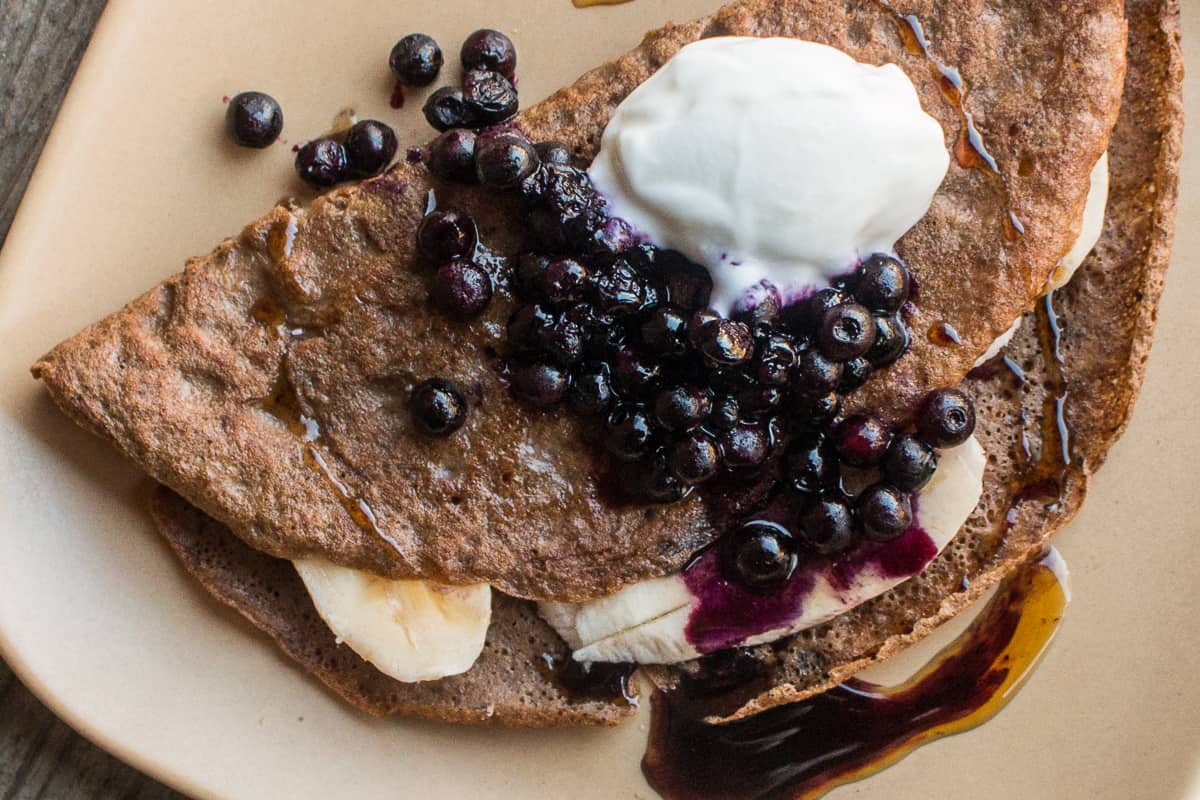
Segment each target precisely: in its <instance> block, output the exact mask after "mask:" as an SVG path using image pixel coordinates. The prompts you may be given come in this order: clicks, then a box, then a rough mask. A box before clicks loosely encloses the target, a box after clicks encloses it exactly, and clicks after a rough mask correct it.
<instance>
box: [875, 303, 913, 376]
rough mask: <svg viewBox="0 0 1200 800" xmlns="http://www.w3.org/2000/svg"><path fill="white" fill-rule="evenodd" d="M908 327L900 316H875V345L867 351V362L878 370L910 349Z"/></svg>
mask: <svg viewBox="0 0 1200 800" xmlns="http://www.w3.org/2000/svg"><path fill="white" fill-rule="evenodd" d="M908 343H909V334H908V326H907V325H905V324H904V320H902V319H900V315H899V314H890V315H885V314H877V315H876V316H875V343H874V344H873V345H871V349H870V350H868V351H867V360H868V361H870V362H871V364H873V365H874V366H875V367H876V368H882V367H886V366H887V365H888V364H891V363H892V362H893V361H895V360H896V359H897V358H899V357H900V356H902V355H904V351H905V350H907V349H908Z"/></svg>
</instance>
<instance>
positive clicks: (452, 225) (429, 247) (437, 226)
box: [417, 209, 479, 263]
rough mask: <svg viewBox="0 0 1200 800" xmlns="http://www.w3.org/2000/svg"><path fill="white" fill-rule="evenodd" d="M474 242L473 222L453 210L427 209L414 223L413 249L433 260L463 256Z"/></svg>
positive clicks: (473, 245) (473, 250) (453, 258)
mask: <svg viewBox="0 0 1200 800" xmlns="http://www.w3.org/2000/svg"><path fill="white" fill-rule="evenodd" d="M478 242H479V232H478V231H477V230H476V228H475V221H474V220H473V219H471V218H470V217H469V216H468V215H467V214H466V213H464V212H462V211H458V210H456V209H445V210H437V211H431V212H430V213H428V214H426V215H425V217H424V218H423V219H422V220H421V224H420V225H419V226H417V251H418V252H419V253H420V254H421V255H422V256H424V257H425V258H427V259H429V260H430V261H432V262H434V263H441V262H444V261H453V260H455V259H459V258H467V257H469V256H470V255H471V254H472V253H474V252H475V245H476V244H477V243H478Z"/></svg>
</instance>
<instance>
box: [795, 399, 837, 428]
mask: <svg viewBox="0 0 1200 800" xmlns="http://www.w3.org/2000/svg"><path fill="white" fill-rule="evenodd" d="M841 410H842V396H841V395H840V394H838V393H837V392H829V393H828V394H822V395H817V396H816V397H802V398H800V401H799V403H797V405H796V408H795V415H796V417H797V418H798V419H800V420H801V421H803V422H807V423H809V424H824V423H826V422H830V421H831V420H833V419H834V418H835V417H836V416H837V415H838V413H839V412H840V411H841Z"/></svg>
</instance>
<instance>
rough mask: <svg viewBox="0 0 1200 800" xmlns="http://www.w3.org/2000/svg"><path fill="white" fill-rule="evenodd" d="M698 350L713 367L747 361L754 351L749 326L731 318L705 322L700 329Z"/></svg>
mask: <svg viewBox="0 0 1200 800" xmlns="http://www.w3.org/2000/svg"><path fill="white" fill-rule="evenodd" d="M699 350H700V353H701V355H703V356H704V358H705V359H706V360H707V361H708V363H709V364H711V365H713V366H714V367H727V366H733V365H736V364H741V363H743V362H745V361H747V360H748V359H749V358H750V356H751V355H752V354H753V352H754V340H753V338H751V336H750V328H748V327H747V326H746V325H745V324H744V323H741V322H735V321H733V320H731V319H718V320H714V321H713V322H709V323H707V324H706V325H705V326H704V327H703V329H702V330H701V331H700V335H699Z"/></svg>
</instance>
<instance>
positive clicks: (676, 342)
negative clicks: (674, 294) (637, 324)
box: [641, 306, 688, 356]
mask: <svg viewBox="0 0 1200 800" xmlns="http://www.w3.org/2000/svg"><path fill="white" fill-rule="evenodd" d="M641 331H642V343H643V344H644V345H646V347H648V348H649V349H650V350H652V351H654V352H655V353H657V354H659V355H661V356H678V355H682V354H683V353H685V352H687V345H688V342H687V317H686V316H684V314H683V312H682V311H681V310H680V309H678V308H674V307H672V306H659V307H658V308H656V309H654V310H653V311H651V312H650V316H648V317H647V318H646V320H645V321H644V322H643V323H642V327H641Z"/></svg>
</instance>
